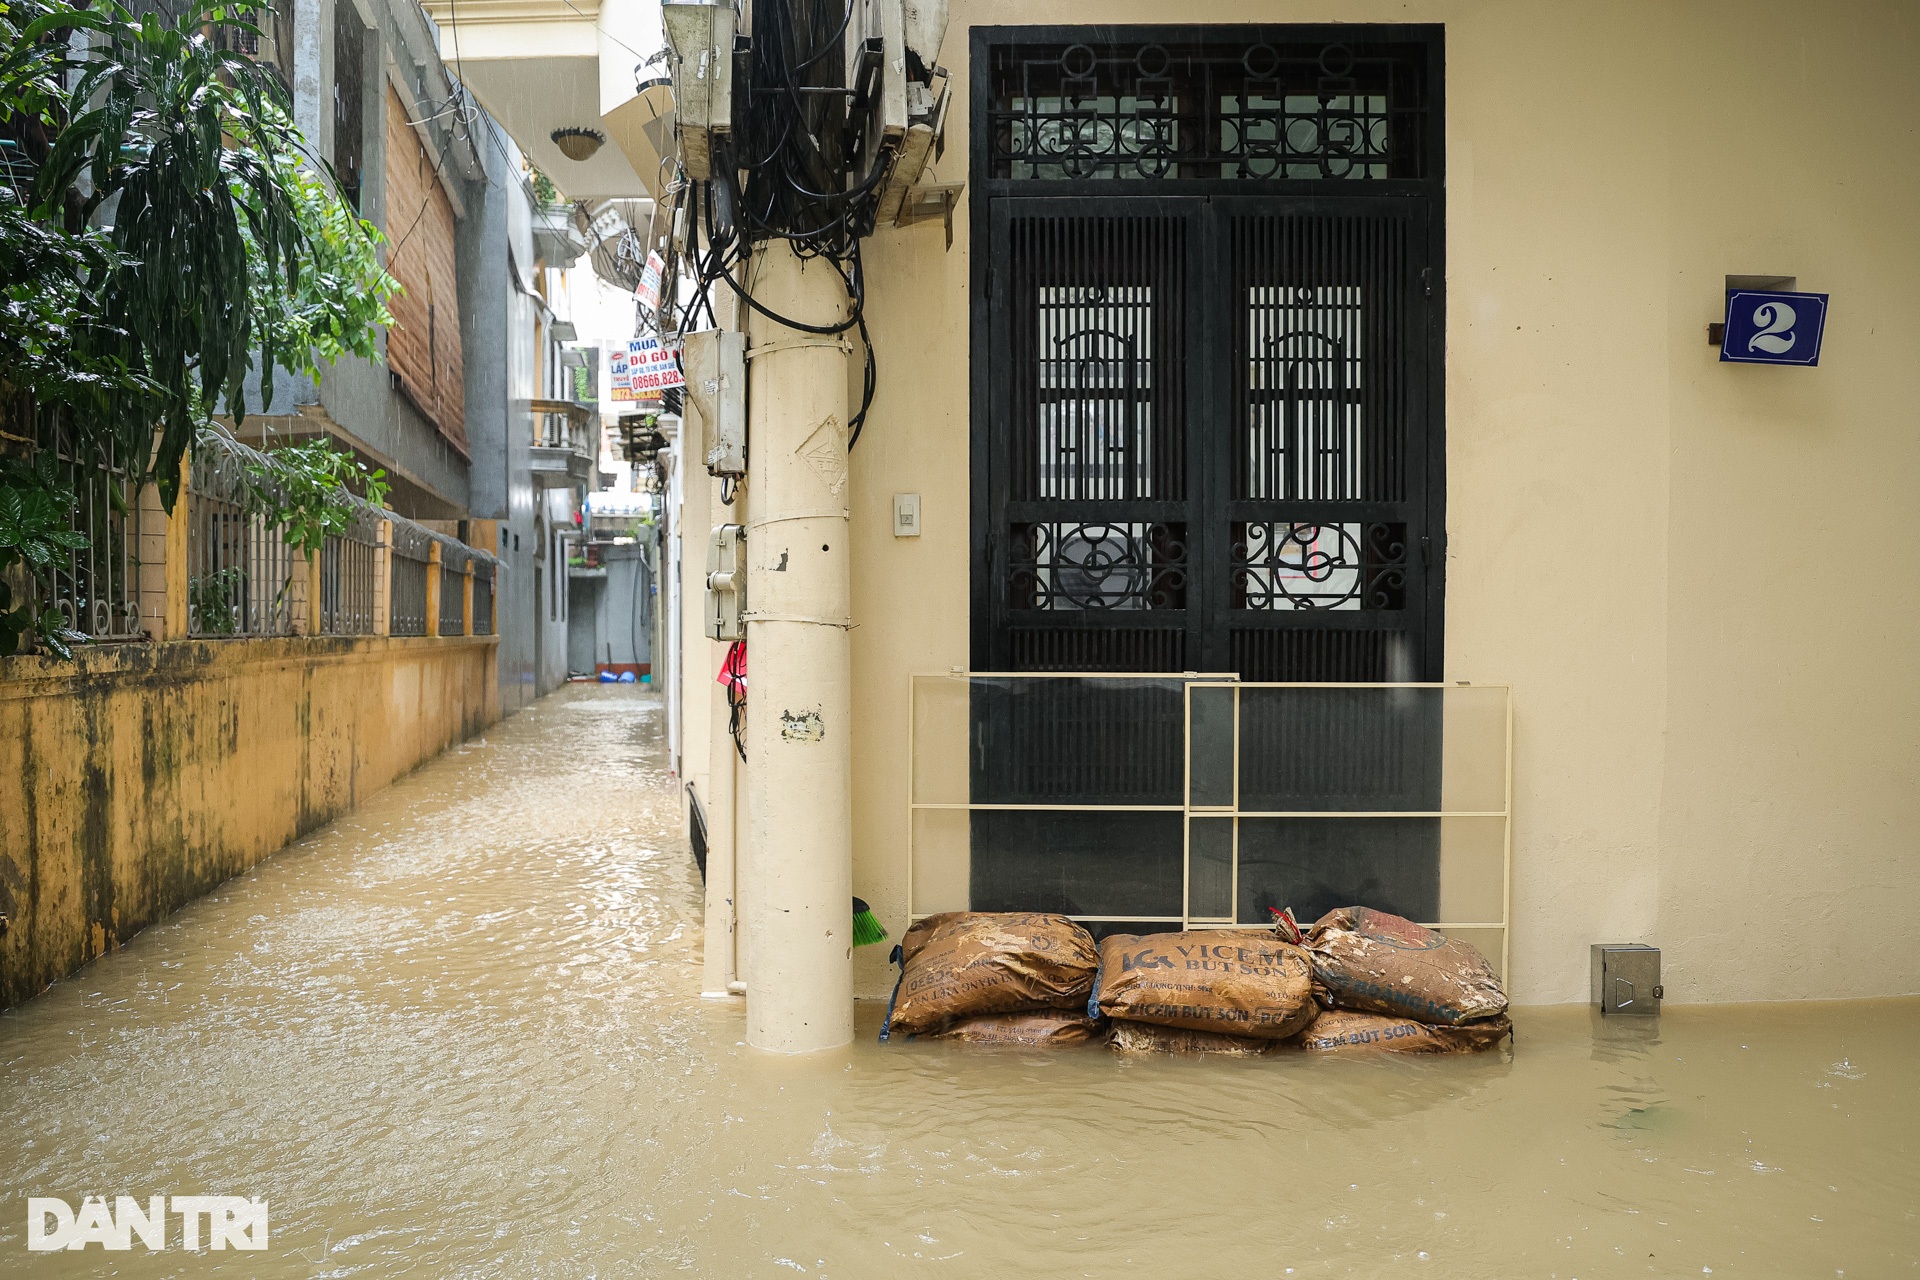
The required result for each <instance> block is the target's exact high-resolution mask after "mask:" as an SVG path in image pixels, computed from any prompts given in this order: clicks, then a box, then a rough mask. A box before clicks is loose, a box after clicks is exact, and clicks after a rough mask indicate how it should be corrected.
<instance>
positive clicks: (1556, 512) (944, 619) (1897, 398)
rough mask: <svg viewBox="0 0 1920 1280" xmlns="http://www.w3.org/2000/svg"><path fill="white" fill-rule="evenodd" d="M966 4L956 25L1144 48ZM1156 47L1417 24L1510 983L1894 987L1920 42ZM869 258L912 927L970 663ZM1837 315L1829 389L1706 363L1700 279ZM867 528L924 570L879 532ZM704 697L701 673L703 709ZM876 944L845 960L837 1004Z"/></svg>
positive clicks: (862, 828) (1544, 28)
mask: <svg viewBox="0 0 1920 1280" xmlns="http://www.w3.org/2000/svg"><path fill="white" fill-rule="evenodd" d="M1172 16H1175V15H1172V14H1170V13H1169V11H1168V10H1167V9H1166V7H1165V6H1163V5H1156V4H1150V3H1145V2H1144V0H1130V2H1116V0H1100V2H1099V3H1097V4H1096V3H1092V2H1091V0H1087V2H1085V3H1032V2H1028V3H1019V4H1015V3H964V2H959V0H956V3H955V4H954V6H953V23H952V27H951V29H950V31H949V34H948V38H947V44H946V47H945V51H944V55H943V57H942V59H941V60H942V62H943V63H944V64H945V65H946V66H947V67H948V68H950V69H951V70H953V71H954V72H955V73H956V77H957V84H958V96H957V98H956V101H955V102H954V104H953V109H952V112H951V114H950V116H949V121H950V123H949V135H948V144H947V151H946V156H945V158H944V160H942V161H941V162H940V164H939V166H938V177H939V178H940V179H941V180H956V179H964V178H966V177H968V176H969V175H968V171H967V154H968V152H967V137H966V134H967V123H968V103H967V101H966V98H965V92H966V82H967V76H966V62H967V28H968V27H969V26H972V25H977V24H994V23H1045V22H1062V23H1066V22H1092V21H1101V22H1151V21H1165V20H1167V19H1168V18H1169V17H1172ZM1177 16H1178V17H1179V18H1180V19H1181V20H1186V21H1218V22H1229V21H1239V22H1248V21H1272V22H1287V21H1301V22H1307V21H1327V20H1330V19H1339V20H1350V21H1369V20H1370V21H1409V22H1444V23H1445V24H1446V25H1447V42H1448V55H1447V61H1448V83H1447V94H1448V121H1447V139H1448V149H1449V175H1448V184H1447V185H1448V197H1447V201H1448V203H1447V238H1448V288H1449V299H1448V309H1447V346H1448V355H1447V433H1448V445H1447V447H1448V472H1449V498H1448V508H1449V510H1448V533H1449V536H1450V548H1449V562H1448V583H1447V671H1446V676H1447V678H1448V679H1455V680H1475V681H1493V682H1510V683H1511V684H1512V685H1513V687H1514V690H1515V703H1516V708H1517V710H1516V720H1517V748H1516V776H1517V789H1516V801H1515V811H1516V815H1517V818H1516V826H1515V851H1514V858H1515V882H1514V925H1515V934H1514V952H1513V968H1514V973H1513V981H1514V992H1515V995H1516V998H1517V999H1519V1000H1520V1001H1522V1002H1546V1001H1569V1000H1581V999H1584V998H1585V996H1586V984H1587V945H1588V944H1589V943H1590V942H1593V941H1600V940H1640V941H1647V942H1652V943H1654V944H1656V945H1659V946H1661V947H1663V948H1664V949H1665V952H1666V956H1665V962H1666V982H1667V992H1668V996H1669V999H1672V1000H1680V1001H1700V1000H1749V999H1772V998H1792V997H1808V996H1862V995H1874V994H1889V993H1895V992H1912V991H1916V990H1920V952H1916V951H1915V949H1914V948H1912V947H1910V946H1907V945H1905V942H1906V940H1907V939H1908V938H1910V937H1911V930H1910V929H1903V928H1901V927H1898V926H1896V927H1894V928H1891V929H1889V928H1887V927H1886V922H1888V921H1895V922H1897V921H1904V920H1908V919H1911V918H1913V917H1914V915H1915V912H1916V909H1917V908H1920V877H1917V876H1915V875H1914V874H1913V873H1912V872H1910V871H1908V870H1907V869H1906V858H1907V856H1908V855H1909V853H1911V852H1912V851H1913V850H1914V849H1915V846H1916V843H1917V842H1916V840H1915V837H1914V834H1913V833H1914V832H1915V831H1916V830H1920V787H1917V786H1916V785H1915V763H1916V746H1915V736H1916V732H1917V730H1916V726H1917V725H1920V672H1917V671H1916V669H1915V663H1914V661H1913V655H1914V653H1915V651H1916V649H1920V591H1916V590H1915V586H1914V584H1915V581H1916V577H1917V576H1920V575H1917V574H1916V568H1920V566H1917V565H1916V559H1920V551H1917V550H1916V542H1915V539H1914V537H1913V535H1912V532H1911V529H1910V524H1911V516H1912V514H1913V513H1914V512H1915V510H1916V503H1915V500H1914V498H1913V496H1912V493H1911V486H1912V483H1913V479H1914V477H1915V475H1916V466H1915V464H1916V461H1920V457H1917V456H1916V455H1920V432H1916V430H1915V428H1916V425H1920V424H1916V421H1915V419H1916V412H1915V409H1914V406H1915V405H1916V404H1920V359H1916V358H1915V356H1914V352H1915V351H1916V350H1920V322H1916V320H1915V318H1914V312H1913V309H1912V306H1911V303H1910V299H1911V298H1913V297H1914V296H1916V295H1920V249H1917V248H1916V241H1915V239H1914V236H1913V226H1914V213H1913V211H1914V209H1915V208H1916V207H1920V136H1917V135H1916V126H1920V77H1916V76H1915V75H1914V74H1913V73H1912V67H1913V66H1915V65H1916V64H1920V9H1916V8H1914V7H1913V6H1912V5H1910V4H1902V3H1873V2H1868V0H1860V2H1842V0H1823V3H1820V4H1817V5H1808V4H1803V3H1801V4H1795V3H1717V4H1687V3H1680V4H1674V3H1637V4H1626V3H1613V4H1603V5H1596V6H1580V5H1570V4H1543V3H1537V2H1535V0H1517V2H1514V3H1438V2H1436V3H1387V2H1385V0H1378V2H1374V3H1364V2H1344V3H1340V4H1332V3H1325V2H1322V3H1317V4H1307V3H1299V4H1290V3H1255V4H1247V3H1244V2H1243V3H1227V2H1225V0H1192V2H1191V3H1188V4H1185V5H1182V6H1181V7H1180V9H1179V12H1178V15H1177ZM971 212H972V210H971V207H970V206H968V205H964V204H963V207H962V208H961V210H960V214H959V222H958V223H957V225H956V234H955V238H954V244H953V247H952V249H951V250H947V249H946V247H945V239H944V236H943V234H942V232H941V229H940V228H939V227H938V225H923V226H919V227H914V228H909V229H904V230H887V231H883V232H881V233H880V234H879V235H877V236H875V237H874V238H873V240H872V241H871V242H870V243H869V246H868V249H867V267H868V278H869V286H868V288H869V298H870V301H869V308H870V311H869V314H870V317H871V322H872V330H873V333H874V336H875V341H876V345H877V348H878V352H879V357H880V382H879V387H880V390H879V396H878V399H877V401H876V403H875V406H874V410H873V415H872V419H871V422H870V424H869V426H868V429H867V432H866V434H865V435H864V436H863V438H862V440H861V443H860V446H859V448H858V449H857V450H856V451H855V453H854V456H853V470H852V475H853V482H852V486H851V493H852V511H853V536H854V562H853V574H854V600H855V617H856V620H857V625H856V627H855V629H854V631H853V661H854V680H855V691H854V697H855V703H854V712H855V719H856V723H855V726H854V729H855V735H856V736H855V742H854V766H855V781H854V799H855V854H854V859H855V867H854V886H855V891H856V892H857V893H860V894H862V895H863V896H865V897H867V898H868V899H869V900H871V901H872V902H873V903H874V905H875V907H876V908H877V909H878V910H879V911H880V913H881V914H882V916H883V918H885V919H886V921H887V922H888V923H889V925H891V926H892V927H893V928H894V929H895V930H896V931H897V930H898V929H899V928H900V927H902V926H903V924H904V920H905V915H906V910H907V906H906V898H905V887H906V886H905V875H904V858H905V848H906V809H905V799H904V788H905V784H906V720H907V717H906V705H905V697H906V689H907V678H908V676H909V674H910V673H913V672H924V671H943V670H946V669H948V668H951V667H960V666H964V665H965V664H966V663H967V660H968V619H967V609H968V587H967V575H968V570H969V560H968V546H969V543H968V528H967V524H968V505H967V492H968V465H969V464H968V446H967V438H968V430H969V426H968V384H967V363H968V334H967V319H968V260H967V252H968V250H967V246H968V240H967V235H966V219H967V217H968V216H969V215H970V214H971ZM1728 273H1738V274H1766V273H1779V274H1783V275H1784V274H1791V275H1796V276H1798V277H1799V281H1800V287H1802V288H1805V289H1812V290H1815V291H1821V292H1830V293H1832V295H1833V299H1834V303H1833V313H1832V318H1831V321H1830V324H1829V328H1828V334H1827V347H1826V354H1825V356H1824V358H1823V360H1822V364H1821V366H1820V367H1819V368H1818V369H1811V370H1809V369H1765V368H1752V367H1742V366H1727V365H1721V364H1719V363H1718V362H1717V360H1716V358H1715V353H1714V351H1713V350H1712V349H1711V348H1709V347H1708V346H1707V344H1706V338H1705V325H1706V323H1707V321H1709V320H1711V319H1716V318H1717V312H1718V309H1719V307H1720V299H1721V291H1722V287H1723V277H1724V276H1725V275H1726V274H1728ZM897 492H917V493H919V494H921V495H922V503H923V505H922V512H923V521H924V529H925V532H924V535H923V536H921V537H919V538H917V539H896V538H894V537H893V535H892V519H891V501H892V495H893V494H894V493H897ZM691 678H692V679H694V680H695V681H700V680H704V679H710V678H711V676H710V673H708V674H697V673H696V674H692V675H691ZM885 950H886V949H885V948H882V947H872V948H867V949H864V950H862V951H860V952H858V953H857V959H856V963H857V966H858V967H857V971H856V981H857V984H858V989H859V990H860V991H861V992H862V993H863V994H868V995H878V994H883V993H884V991H885V989H886V987H887V986H888V984H889V978H888V974H887V972H886V969H885V955H884V952H885Z"/></svg>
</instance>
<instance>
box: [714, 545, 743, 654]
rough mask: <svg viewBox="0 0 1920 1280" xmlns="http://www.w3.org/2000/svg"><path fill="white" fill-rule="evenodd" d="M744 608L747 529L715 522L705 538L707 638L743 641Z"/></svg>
mask: <svg viewBox="0 0 1920 1280" xmlns="http://www.w3.org/2000/svg"><path fill="white" fill-rule="evenodd" d="M746 611H747V531H746V530H745V529H744V528H742V527H741V526H740V525H737V524H723V525H717V526H715V527H714V530H713V534H712V536H711V537H710V538H708V540H707V638H708V639H709V640H745V639H746V638H747V627H746V621H745V619H744V618H743V617H742V615H743V614H745V613H746Z"/></svg>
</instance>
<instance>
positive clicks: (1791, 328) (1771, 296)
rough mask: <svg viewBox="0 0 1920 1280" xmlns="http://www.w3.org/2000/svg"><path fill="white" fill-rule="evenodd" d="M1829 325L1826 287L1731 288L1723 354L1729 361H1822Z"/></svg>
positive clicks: (1795, 362) (1722, 341)
mask: <svg viewBox="0 0 1920 1280" xmlns="http://www.w3.org/2000/svg"><path fill="white" fill-rule="evenodd" d="M1826 327H1827V295H1826V294H1824V293H1763V292H1760V291H1758V290H1749V289H1735V290H1733V291H1731V292H1729V293H1728V294H1727V331H1726V335H1725V337H1723V338H1722V339H1721V342H1720V358H1721V359H1722V360H1725V361H1727V362H1729V363H1731V364H1807V365H1813V364H1819V363H1820V335H1821V334H1822V333H1823V332H1824V331H1825V330H1826Z"/></svg>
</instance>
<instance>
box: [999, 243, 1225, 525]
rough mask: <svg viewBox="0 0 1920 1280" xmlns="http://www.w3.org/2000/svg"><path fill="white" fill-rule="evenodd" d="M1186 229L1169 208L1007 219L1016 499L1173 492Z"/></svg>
mask: <svg viewBox="0 0 1920 1280" xmlns="http://www.w3.org/2000/svg"><path fill="white" fill-rule="evenodd" d="M1185 231H1186V228H1185V226H1184V225H1183V224H1182V223H1181V222H1179V221H1177V220H1175V219H1170V218H1127V217H1092V218H1085V219H1067V218H1059V217H1039V218H1021V219H1017V220H1015V221H1013V222H1012V223H1011V225H1010V226H1009V228H1008V234H1007V239H1008V242H1009V243H1008V249H1009V252H1010V254H1011V255H1012V258H1013V260H1014V262H1015V263H1016V264H1017V265H1016V266H1015V268H1014V272H1013V275H1014V277H1015V279H1016V280H1017V281H1018V283H1017V284H1016V285H1015V287H1016V288H1018V289H1020V291H1021V297H1020V298H1019V302H1018V305H1016V307H1015V308H1014V310H1013V315H1012V317H1011V319H1012V320H1013V327H1012V331H1011V333H1010V334H1009V341H1010V352H1009V355H1010V362H1009V366H1008V371H1009V373H1011V375H1012V376H1013V378H1014V386H1013V387H1012V402H1011V404H1010V405H1009V409H1010V411H1011V414H1012V422H1011V427H1012V432H1013V438H1012V440H1011V442H1010V443H1011V446H1012V450H1011V452H1012V463H1013V470H1012V477H1011V480H1012V492H1011V496H1012V497H1013V498H1015V499H1016V500H1035V499H1063V500H1093V501H1099V500H1126V499H1137V498H1162V499H1172V500H1178V499H1180V498H1182V497H1184V496H1185V491H1186V457H1185V449H1186V431H1185V426H1186V414H1185V405H1184V398H1185V388H1186V377H1185V373H1186V371H1185V368H1184V361H1183V360H1182V355H1183V353H1184V349H1185V344H1186V341H1187V333H1186V325H1185V316H1184V315H1183V314H1182V304H1183V301H1184V298H1185V294H1186V265H1187V264H1186V243H1185V241H1186V235H1185Z"/></svg>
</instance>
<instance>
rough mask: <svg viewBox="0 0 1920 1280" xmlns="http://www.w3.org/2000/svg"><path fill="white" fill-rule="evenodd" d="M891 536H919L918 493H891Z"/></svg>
mask: <svg viewBox="0 0 1920 1280" xmlns="http://www.w3.org/2000/svg"><path fill="white" fill-rule="evenodd" d="M893 536H894V537H896V538H917V537H919V536H920V495H919V494H917V493H896V494H894V495H893Z"/></svg>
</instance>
